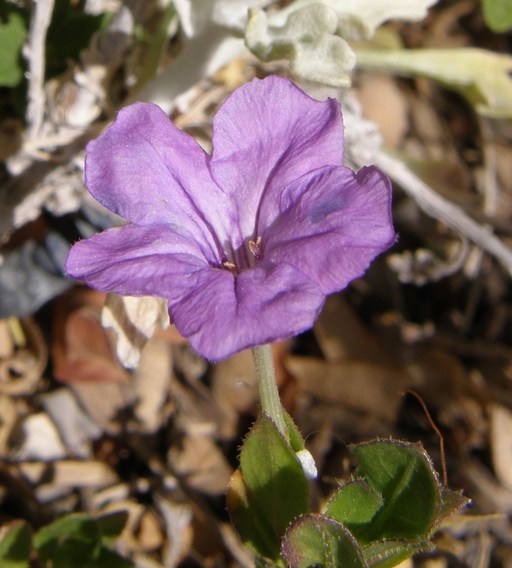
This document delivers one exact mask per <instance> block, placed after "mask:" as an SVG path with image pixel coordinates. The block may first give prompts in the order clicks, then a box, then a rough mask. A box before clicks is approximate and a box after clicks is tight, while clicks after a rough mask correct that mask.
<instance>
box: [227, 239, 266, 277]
mask: <svg viewBox="0 0 512 568" xmlns="http://www.w3.org/2000/svg"><path fill="white" fill-rule="evenodd" d="M246 243H247V244H244V245H243V246H241V247H239V248H238V249H236V250H233V249H231V251H229V253H227V254H226V256H225V257H224V259H223V260H222V268H224V269H226V270H229V271H230V272H233V274H239V273H240V272H241V271H242V270H244V269H245V268H252V267H254V266H256V263H257V261H259V260H261V259H262V258H263V247H262V245H261V236H260V235H258V236H256V238H255V239H250V240H249V241H246ZM224 250H226V249H224Z"/></svg>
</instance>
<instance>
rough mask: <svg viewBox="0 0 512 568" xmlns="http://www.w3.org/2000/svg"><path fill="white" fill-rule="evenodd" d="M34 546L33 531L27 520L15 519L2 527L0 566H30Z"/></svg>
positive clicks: (23, 567) (25, 567) (26, 567)
mask: <svg viewBox="0 0 512 568" xmlns="http://www.w3.org/2000/svg"><path fill="white" fill-rule="evenodd" d="M31 548H32V532H31V530H30V527H29V526H28V524H27V523H26V522H25V521H13V522H12V523H9V524H6V525H4V526H3V527H2V529H1V534H0V566H2V568H28V566H29V556H30V551H31Z"/></svg>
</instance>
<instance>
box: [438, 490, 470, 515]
mask: <svg viewBox="0 0 512 568" xmlns="http://www.w3.org/2000/svg"><path fill="white" fill-rule="evenodd" d="M468 503H470V500H469V499H468V498H467V497H464V495H462V493H461V492H460V491H453V490H452V489H449V488H448V487H441V505H440V507H439V512H438V514H437V520H436V524H439V523H440V522H441V521H442V520H443V519H444V518H445V517H448V516H450V515H452V514H453V513H455V511H457V510H458V509H460V508H462V507H464V506H466V505H467V504H468Z"/></svg>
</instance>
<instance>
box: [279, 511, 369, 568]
mask: <svg viewBox="0 0 512 568" xmlns="http://www.w3.org/2000/svg"><path fill="white" fill-rule="evenodd" d="M281 554H282V556H283V558H284V559H285V560H286V563H287V565H288V566H289V567H290V568H311V567H313V566H321V567H322V568H339V567H340V566H343V568H365V567H366V566H367V564H366V562H365V561H364V559H363V555H362V552H361V550H360V548H359V546H358V545H357V542H356V541H355V539H354V537H353V536H352V535H351V534H350V532H349V531H348V530H347V529H346V528H345V527H344V526H343V525H342V524H341V523H338V522H337V521H335V520H334V519H330V518H329V517H326V516H324V515H318V514H310V515H304V516H302V517H299V518H298V519H296V520H295V521H293V523H292V524H291V525H290V527H289V528H288V530H287V531H286V534H285V536H284V538H283V545H282V548H281Z"/></svg>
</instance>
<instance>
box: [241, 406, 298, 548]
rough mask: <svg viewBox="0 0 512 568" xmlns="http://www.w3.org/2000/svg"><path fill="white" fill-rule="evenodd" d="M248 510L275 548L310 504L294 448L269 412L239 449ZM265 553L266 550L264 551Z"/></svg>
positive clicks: (258, 422)
mask: <svg viewBox="0 0 512 568" xmlns="http://www.w3.org/2000/svg"><path fill="white" fill-rule="evenodd" d="M240 470H241V472H242V477H243V482H244V485H245V488H246V500H247V504H248V511H249V513H250V514H252V515H253V516H254V517H255V521H254V522H255V523H256V524H257V525H261V526H262V527H265V528H263V529H260V532H261V533H265V534H266V533H267V532H268V530H269V527H270V531H271V532H270V534H271V535H272V536H273V541H274V542H275V545H274V546H273V549H274V552H275V551H278V543H279V541H280V539H281V537H282V535H283V534H284V531H285V529H286V527H287V526H288V524H289V523H290V521H292V520H293V519H294V518H295V517H298V516H299V515H301V514H303V513H305V512H306V511H307V508H308V500H309V487H308V482H307V479H306V478H305V475H304V472H303V469H302V466H301V464H300V462H299V460H298V459H297V457H296V455H295V452H294V451H293V450H292V448H290V446H289V445H288V444H287V443H286V442H285V440H284V438H283V437H282V436H281V434H280V433H279V431H278V430H277V428H276V426H275V424H274V423H273V422H272V420H270V419H269V418H268V417H267V416H265V415H263V416H260V418H258V420H257V421H256V423H255V424H254V426H253V427H252V429H251V431H250V432H249V434H248V435H247V437H246V439H245V441H244V444H243V446H242V449H241V452H240ZM262 555H263V554H262Z"/></svg>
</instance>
